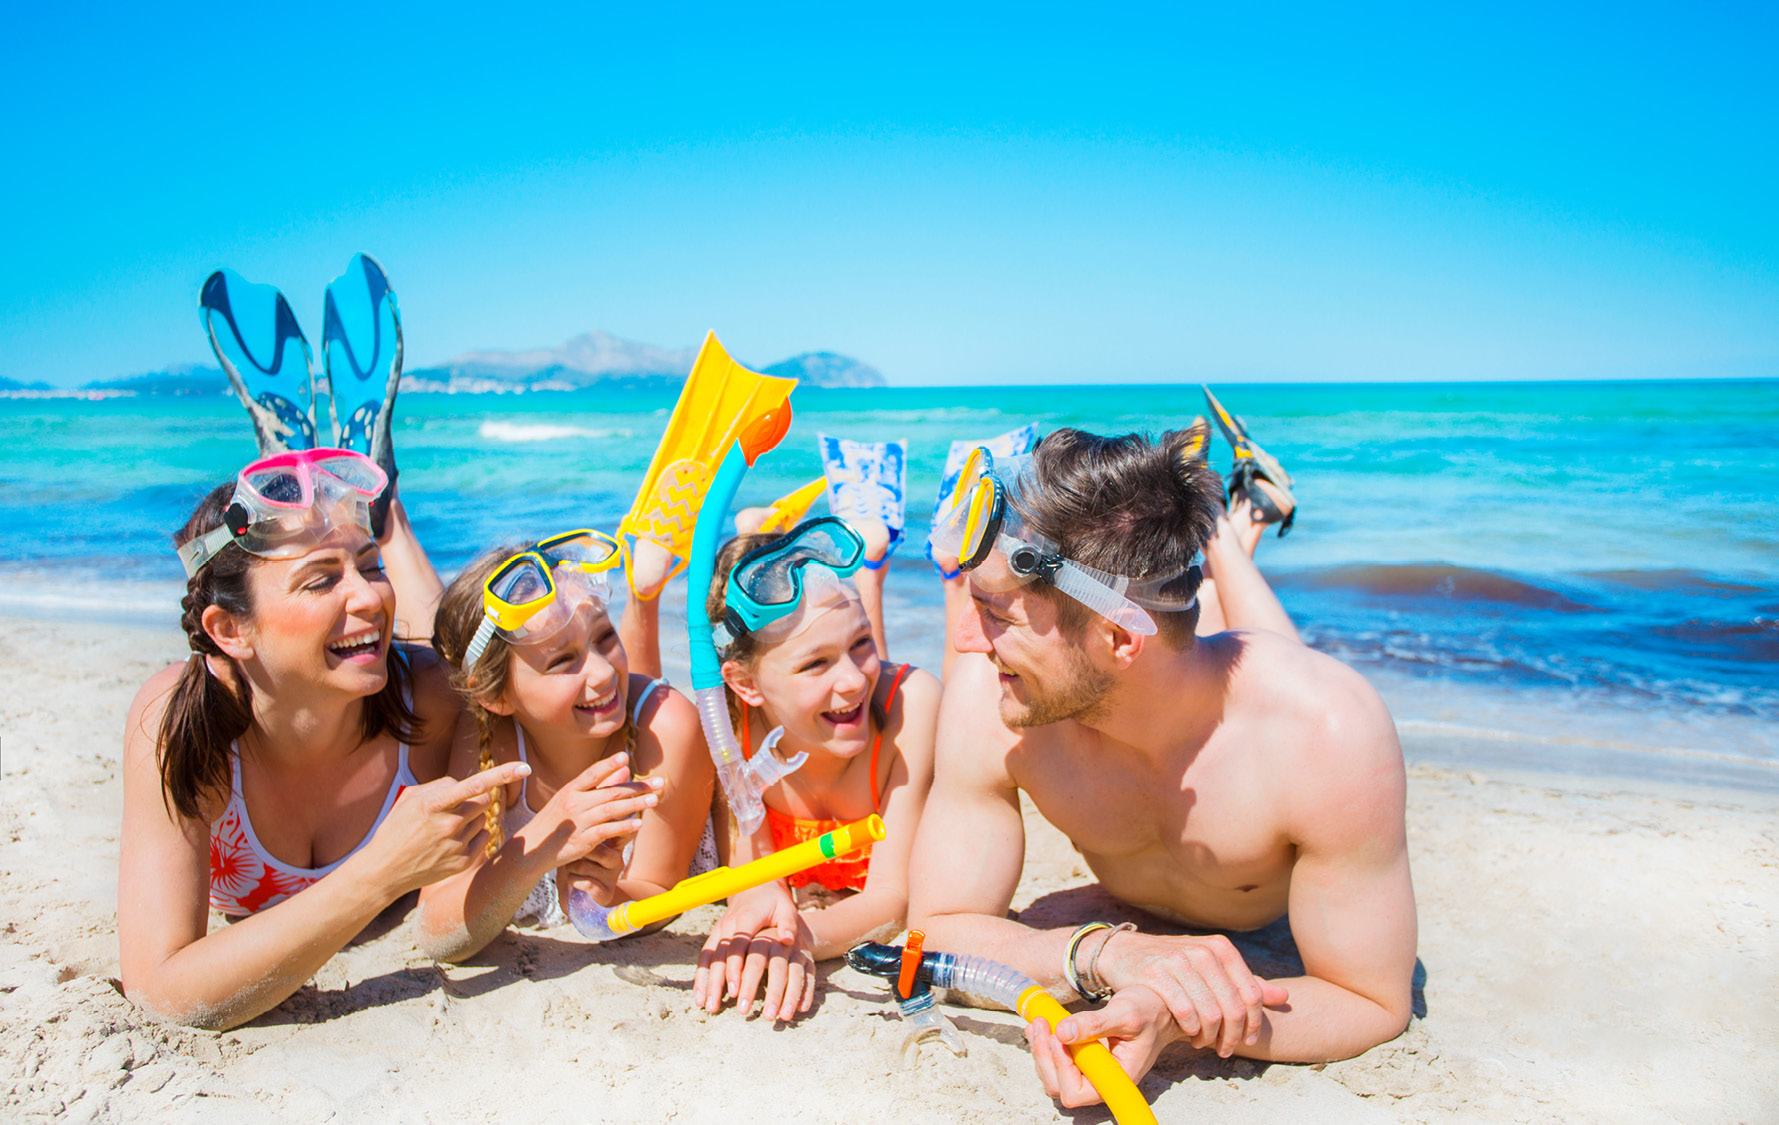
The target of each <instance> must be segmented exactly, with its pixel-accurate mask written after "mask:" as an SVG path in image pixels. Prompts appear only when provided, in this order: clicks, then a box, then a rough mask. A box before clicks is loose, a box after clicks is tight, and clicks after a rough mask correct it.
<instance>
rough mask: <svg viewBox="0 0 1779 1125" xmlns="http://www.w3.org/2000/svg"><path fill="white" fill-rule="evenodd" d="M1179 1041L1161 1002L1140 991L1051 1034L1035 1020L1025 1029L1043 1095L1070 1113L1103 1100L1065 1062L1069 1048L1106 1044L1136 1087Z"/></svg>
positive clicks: (1075, 1017)
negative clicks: (1096, 1042)
mask: <svg viewBox="0 0 1779 1125" xmlns="http://www.w3.org/2000/svg"><path fill="white" fill-rule="evenodd" d="M1182 1038H1184V1036H1183V1035H1182V1033H1181V1031H1180V1029H1179V1026H1178V1025H1177V1024H1176V1023H1175V1022H1174V1017H1173V1015H1172V1014H1171V1013H1170V1012H1169V1011H1168V1009H1167V1005H1166V1004H1164V1003H1162V1002H1161V997H1159V996H1157V995H1156V994H1155V993H1154V992H1152V991H1150V990H1149V989H1147V988H1144V987H1143V986H1142V985H1135V986H1133V987H1131V988H1127V989H1125V990H1124V991H1122V992H1120V993H1118V995H1116V996H1114V997H1112V999H1111V1000H1109V1001H1107V1003H1106V1006H1105V1007H1103V1008H1100V1009H1098V1010H1096V1011H1092V1012H1081V1013H1080V1014H1078V1015H1072V1016H1070V1017H1069V1018H1068V1019H1066V1020H1063V1021H1062V1022H1061V1023H1060V1024H1057V1025H1056V1027H1055V1029H1054V1030H1053V1029H1052V1028H1051V1027H1050V1025H1049V1024H1048V1023H1046V1022H1045V1021H1044V1020H1042V1019H1035V1020H1033V1021H1032V1022H1031V1025H1030V1026H1028V1027H1027V1028H1026V1029H1025V1041H1026V1043H1027V1044H1029V1045H1030V1047H1031V1049H1032V1063H1033V1065H1035V1066H1036V1067H1037V1069H1038V1080H1039V1081H1040V1082H1042V1083H1043V1084H1044V1092H1045V1093H1047V1094H1049V1095H1050V1096H1051V1097H1053V1098H1055V1099H1056V1100H1057V1101H1059V1102H1061V1103H1062V1104H1063V1105H1064V1106H1065V1107H1067V1108H1070V1109H1073V1108H1075V1107H1077V1106H1084V1105H1093V1104H1094V1103H1095V1102H1098V1101H1100V1100H1101V1098H1100V1093H1099V1091H1098V1090H1095V1089H1094V1088H1093V1083H1091V1082H1089V1081H1088V1080H1087V1076H1086V1075H1084V1074H1082V1073H1081V1068H1080V1067H1078V1066H1076V1065H1075V1060H1074V1059H1073V1058H1071V1057H1070V1056H1069V1052H1068V1047H1069V1046H1070V1045H1072V1044H1078V1043H1086V1042H1089V1041H1091V1040H1094V1039H1103V1040H1105V1042H1106V1048H1107V1049H1108V1050H1110V1051H1111V1052H1112V1057H1113V1058H1115V1059H1117V1060H1118V1065H1119V1066H1121V1067H1123V1068H1124V1072H1125V1073H1126V1074H1128V1075H1130V1080H1131V1081H1132V1082H1136V1081H1138V1080H1140V1079H1141V1078H1142V1077H1143V1075H1145V1074H1147V1073H1149V1068H1150V1067H1152V1066H1154V1065H1155V1060H1156V1059H1157V1058H1158V1057H1160V1055H1161V1050H1162V1048H1163V1047H1166V1046H1167V1045H1168V1044H1169V1043H1173V1042H1176V1041H1178V1040H1179V1039H1182Z"/></svg>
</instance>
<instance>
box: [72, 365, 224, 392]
mask: <svg viewBox="0 0 1779 1125" xmlns="http://www.w3.org/2000/svg"><path fill="white" fill-rule="evenodd" d="M83 389H85V390H89V391H114V392H122V393H126V394H138V395H214V394H226V393H228V391H229V383H228V380H227V379H225V378H223V374H222V368H220V367H212V366H210V365H209V364H206V363H185V364H180V365H179V366H177V367H169V368H167V369H166V370H165V371H150V372H147V373H146V374H142V375H126V376H124V377H123V378H122V379H97V380H94V381H93V382H91V383H88V384H86V386H85V387H84V388H83Z"/></svg>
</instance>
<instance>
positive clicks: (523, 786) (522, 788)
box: [513, 719, 537, 816]
mask: <svg viewBox="0 0 1779 1125" xmlns="http://www.w3.org/2000/svg"><path fill="white" fill-rule="evenodd" d="M513 736H514V737H515V738H517V739H518V740H519V760H520V761H521V762H524V763H525V764H526V765H530V764H531V759H530V758H527V757H526V756H525V728H524V727H522V726H520V725H519V720H517V719H514V720H513ZM519 803H520V804H521V805H524V806H525V811H526V812H527V813H529V814H530V815H532V816H536V815H537V814H536V813H534V812H532V811H531V777H530V775H529V774H527V775H526V776H525V777H524V778H523V779H522V780H521V781H520V782H519Z"/></svg>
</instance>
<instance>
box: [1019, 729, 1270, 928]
mask: <svg viewBox="0 0 1779 1125" xmlns="http://www.w3.org/2000/svg"><path fill="white" fill-rule="evenodd" d="M1094 765H1095V767H1096V768H1088V766H1087V765H1086V764H1085V763H1083V762H1082V761H1081V760H1080V758H1079V756H1078V755H1068V756H1065V755H1060V754H1059V755H1057V756H1055V757H1054V758H1052V759H1051V760H1050V761H1047V762H1039V763H1033V764H1032V767H1031V768H1027V769H1024V770H1022V771H1020V773H1021V776H1020V777H1019V778H1018V779H1017V780H1019V782H1020V784H1021V787H1022V788H1024V789H1025V791H1026V792H1027V794H1028V795H1029V796H1030V797H1031V799H1032V802H1033V804H1035V805H1036V806H1037V808H1038V811H1039V812H1040V813H1042V814H1043V816H1044V818H1045V819H1046V820H1048V821H1050V823H1051V824H1053V825H1055V826H1056V827H1057V828H1058V829H1059V830H1061V831H1062V832H1063V834H1064V835H1066V836H1067V837H1068V838H1069V840H1070V841H1071V842H1072V843H1073V844H1074V846H1075V849H1076V850H1077V851H1079V852H1080V853H1081V855H1082V857H1083V858H1084V859H1085V860H1086V861H1087V864H1088V866H1089V867H1090V868H1091V869H1092V871H1093V873H1094V875H1095V876H1096V877H1097V878H1098V879H1099V880H1100V882H1101V884H1102V885H1104V887H1105V888H1106V890H1107V891H1109V892H1111V893H1112V894H1113V895H1114V896H1116V897H1118V898H1120V899H1122V900H1124V901H1126V902H1129V903H1131V904H1132V905H1134V906H1138V907H1141V908H1143V909H1145V910H1149V911H1151V912H1153V913H1156V914H1160V915H1163V916H1165V917H1169V918H1173V919H1175V920H1177V921H1181V922H1185V923H1190V924H1197V925H1204V926H1214V927H1220V928H1235V929H1248V928H1253V927H1257V926H1261V925H1265V924H1266V923H1268V922H1271V921H1273V920H1274V919H1276V918H1278V917H1279V916H1280V915H1282V914H1283V913H1284V909H1285V901H1286V897H1287V893H1288V891H1289V889H1290V878H1291V867H1292V864H1293V862H1294V861H1295V858H1296V853H1295V849H1294V848H1293V847H1292V846H1291V844H1290V843H1289V841H1288V840H1287V839H1286V838H1285V836H1284V834H1283V832H1282V831H1281V830H1280V828H1279V824H1278V818H1277V815H1276V813H1277V808H1276V797H1277V793H1276V792H1275V793H1273V794H1272V795H1271V796H1272V797H1273V798H1274V799H1273V800H1270V801H1269V800H1268V793H1267V792H1266V789H1265V787H1264V786H1263V785H1261V784H1259V781H1258V779H1256V778H1252V777H1250V776H1246V775H1244V774H1242V773H1240V772H1239V771H1238V772H1231V771H1227V770H1217V769H1203V770H1196V771H1195V770H1190V769H1188V770H1183V771H1178V772H1176V773H1175V774H1174V775H1173V776H1172V777H1166V778H1158V777H1157V776H1155V775H1154V774H1153V773H1142V772H1137V771H1128V772H1126V771H1119V770H1116V769H1110V768H1105V767H1104V766H1103V765H1102V764H1099V763H1095V764H1094Z"/></svg>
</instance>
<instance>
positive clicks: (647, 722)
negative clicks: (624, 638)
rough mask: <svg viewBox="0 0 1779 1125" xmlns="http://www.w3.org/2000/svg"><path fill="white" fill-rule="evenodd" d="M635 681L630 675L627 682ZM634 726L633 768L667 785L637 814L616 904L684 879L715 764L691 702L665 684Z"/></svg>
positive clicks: (706, 810) (713, 785)
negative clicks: (652, 804) (639, 821)
mask: <svg viewBox="0 0 1779 1125" xmlns="http://www.w3.org/2000/svg"><path fill="white" fill-rule="evenodd" d="M639 679H641V677H638V676H636V675H634V674H633V675H632V677H631V682H632V683H633V684H634V683H637V681H638V680H639ZM645 682H646V681H645ZM638 727H639V729H638V731H637V739H636V765H635V769H636V772H637V773H639V774H646V775H648V776H650V777H657V778H660V779H661V780H662V781H664V782H665V783H666V784H665V786H664V787H663V788H662V790H661V803H660V804H658V805H656V806H655V807H654V808H652V809H649V810H647V811H645V812H644V813H643V814H642V829H641V831H639V832H638V833H637V834H636V846H635V848H634V850H632V852H631V853H630V864H629V867H628V868H627V869H626V870H625V873H624V877H623V878H622V879H620V880H619V882H618V891H619V895H618V898H617V900H616V901H619V902H622V901H634V900H636V899H641V898H647V897H649V896H650V895H657V894H660V893H661V892H662V891H666V890H669V889H671V888H672V887H673V885H674V884H675V883H678V882H679V881H680V880H681V879H684V878H685V877H686V872H687V871H688V869H690V867H691V865H692V857H693V856H694V855H695V854H696V853H697V851H698V841H699V839H700V837H702V836H703V835H704V825H705V822H706V820H707V819H708V818H709V816H710V801H711V796H712V794H713V793H714V791H715V789H716V779H717V775H716V767H715V766H714V765H712V764H711V760H710V752H709V751H708V750H706V749H705V746H704V732H703V730H702V729H701V728H700V726H699V723H698V712H697V710H696V709H695V708H693V706H692V702H691V700H689V699H687V698H686V697H685V696H683V695H681V694H680V693H679V692H677V691H674V690H673V689H671V688H668V687H666V686H662V687H658V688H656V689H655V694H654V697H653V698H652V699H650V700H649V701H648V702H647V703H645V704H644V705H643V709H642V719H641V721H640V722H639V723H638Z"/></svg>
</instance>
